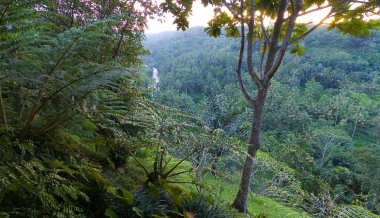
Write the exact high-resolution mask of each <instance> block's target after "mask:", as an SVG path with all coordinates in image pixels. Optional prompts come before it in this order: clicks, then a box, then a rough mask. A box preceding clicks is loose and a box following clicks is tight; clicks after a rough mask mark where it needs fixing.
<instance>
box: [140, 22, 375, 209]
mask: <svg viewBox="0 0 380 218" xmlns="http://www.w3.org/2000/svg"><path fill="white" fill-rule="evenodd" d="M238 43H239V41H238V40H236V39H233V38H226V37H223V36H222V37H219V38H216V39H215V38H211V37H209V36H208V35H207V33H205V32H204V31H203V29H202V28H192V29H190V30H188V31H186V32H176V33H173V32H167V33H160V34H152V35H148V36H147V39H146V41H145V46H146V47H147V48H148V49H149V50H150V52H151V55H149V56H146V57H144V60H145V64H146V65H147V66H149V67H150V68H152V67H154V68H157V69H158V72H159V77H160V82H159V84H158V87H159V90H157V91H155V92H154V99H155V100H157V101H158V102H160V103H162V104H164V105H170V106H174V107H176V108H178V109H180V110H184V111H187V112H189V113H192V114H194V115H195V116H197V117H199V118H200V119H202V120H203V121H204V122H206V123H207V124H208V126H209V127H210V128H211V129H212V130H218V129H221V130H222V131H223V132H224V133H225V134H226V135H227V136H229V137H236V138H238V139H240V140H242V141H244V140H246V139H247V135H248V132H249V127H250V120H249V119H250V118H249V115H250V113H252V112H251V110H250V109H249V108H248V107H247V103H246V102H245V100H244V98H243V97H242V95H241V94H240V90H239V88H238V82H237V78H236V75H235V68H236V64H237V54H238V48H239V45H238ZM302 45H303V46H304V47H305V48H306V51H305V54H304V55H301V56H297V55H290V54H288V55H287V56H286V57H285V60H284V65H283V66H282V67H281V68H280V70H279V73H278V74H277V75H276V77H275V78H274V81H273V82H272V88H271V90H270V93H269V97H268V102H267V104H266V106H265V115H264V121H263V128H264V139H263V140H264V145H263V147H264V148H263V150H264V151H265V152H266V153H267V154H269V155H270V156H271V157H272V158H273V159H274V160H275V161H279V162H281V163H283V164H286V165H287V166H288V167H290V168H291V169H292V170H294V171H295V177H296V180H297V181H298V182H300V184H301V186H302V189H303V190H304V191H306V192H308V193H313V194H314V195H316V196H320V195H323V193H324V192H326V191H328V192H329V193H330V194H331V195H332V196H336V199H334V202H336V203H339V204H353V203H354V202H361V203H360V204H361V205H364V206H366V207H368V208H369V209H370V210H373V211H374V212H376V211H378V209H379V199H378V198H377V197H376V196H378V193H379V189H378V187H379V186H380V184H379V183H378V180H379V179H375V178H379V177H378V176H379V175H380V174H379V173H380V171H379V168H378V166H377V164H376V163H378V161H379V160H380V143H379V142H380V96H379V93H380V62H379V61H378V60H380V46H379V45H380V35H379V33H376V34H373V35H371V36H369V37H365V38H351V37H349V36H343V35H341V34H339V33H337V32H335V31H327V30H326V29H321V30H319V31H317V32H315V33H313V34H312V35H311V36H310V37H309V38H307V39H306V40H305V41H304V42H303V43H302ZM256 55H257V56H258V55H259V54H256ZM244 71H245V72H247V69H244ZM150 74H151V73H150V70H149V69H148V70H147V75H148V76H150ZM244 77H245V81H248V80H249V75H248V74H247V73H246V74H245V76H244ZM246 84H249V83H246ZM250 88H251V90H254V87H250ZM253 92H255V91H253ZM224 149H227V150H228V148H224ZM369 154H371V155H369ZM368 155H369V156H368ZM227 156H228V155H227ZM217 158H218V159H221V161H223V159H224V157H223V154H222V155H221V156H220V157H219V156H218V157H217ZM221 173H223V172H221ZM257 180H261V178H256V181H255V178H254V181H253V185H257V186H260V185H263V186H264V184H260V182H262V181H257ZM266 182H268V181H266ZM256 183H258V184H256ZM263 183H265V182H263ZM280 186H281V185H280ZM254 187H255V186H254ZM253 189H254V190H255V188H253ZM376 193H377V194H376ZM263 195H264V196H265V195H266V194H263ZM281 197H283V196H281ZM376 199H377V200H376ZM279 201H280V202H281V200H279ZM286 201H288V200H286ZM355 204H356V203H355ZM376 208H377V209H376Z"/></svg>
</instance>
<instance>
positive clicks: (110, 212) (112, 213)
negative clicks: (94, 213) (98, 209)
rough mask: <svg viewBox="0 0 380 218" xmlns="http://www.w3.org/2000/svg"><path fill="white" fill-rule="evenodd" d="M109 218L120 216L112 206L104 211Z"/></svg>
mask: <svg viewBox="0 0 380 218" xmlns="http://www.w3.org/2000/svg"><path fill="white" fill-rule="evenodd" d="M104 215H106V216H107V217H109V218H118V216H117V214H116V213H115V212H114V211H113V210H112V209H110V208H107V210H106V212H105V213H104Z"/></svg>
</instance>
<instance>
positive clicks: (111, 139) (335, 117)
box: [0, 0, 380, 218]
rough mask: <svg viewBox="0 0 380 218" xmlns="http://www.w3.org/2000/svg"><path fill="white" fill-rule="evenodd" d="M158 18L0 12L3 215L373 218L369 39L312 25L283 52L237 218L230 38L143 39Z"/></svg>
mask: <svg viewBox="0 0 380 218" xmlns="http://www.w3.org/2000/svg"><path fill="white" fill-rule="evenodd" d="M375 6H376V5H375ZM162 7H163V6H162V5H161V7H160V6H159V5H157V4H156V3H155V2H154V1H150V0H137V1H121V0H111V1H97V0H96V1H84V0H67V1H66V0H65V1H63V0H46V1H45V0H43V1H34V0H17V1H13V0H4V1H1V2H0V57H1V58H0V217H1V218H2V217H4V218H24V217H27V218H29V217H30V218H45V217H46V218H50V217H60V218H71V217H78V218H80V217H89V218H99V217H107V218H118V217H120V218H121V217H128V218H141V217H143V218H167V217H173V218H195V217H196V218H244V217H256V218H266V217H270V218H271V217H379V214H380V168H379V162H380V144H379V141H380V96H379V93H380V62H379V61H378V60H379V59H380V46H379V44H380V37H379V36H380V35H379V34H378V33H374V34H372V35H369V36H366V37H362V38H349V37H346V36H342V35H339V34H338V33H337V32H335V31H327V30H326V29H321V30H319V31H317V32H314V33H313V34H312V35H311V36H310V37H309V38H308V39H307V40H305V41H304V45H305V47H307V50H306V53H305V54H304V55H303V56H296V55H290V54H289V55H287V56H286V58H285V61H284V63H285V64H284V65H283V66H282V67H281V69H280V73H278V74H276V77H275V79H274V80H273V81H272V86H271V89H270V94H269V96H268V102H267V106H266V113H265V116H264V120H263V131H264V133H263V136H264V137H263V147H262V149H261V150H259V151H258V154H257V157H256V158H255V159H254V160H253V161H254V166H255V167H254V169H253V171H252V172H253V175H254V176H253V179H252V181H251V182H250V187H251V192H250V193H249V200H248V211H247V213H240V212H239V211H238V210H237V209H235V208H234V207H232V206H231V204H232V202H233V200H234V197H235V194H236V192H237V191H238V189H239V182H240V180H239V179H240V176H241V169H242V165H243V162H244V159H245V158H246V148H247V138H248V134H249V130H250V124H251V122H250V115H251V114H252V111H251V110H250V109H249V108H248V103H247V102H246V101H245V99H244V98H243V97H242V96H241V94H240V90H239V87H238V83H237V81H236V78H235V75H234V74H233V73H232V72H234V71H235V68H236V62H237V58H238V57H237V53H238V50H239V45H238V42H237V40H236V39H232V38H226V37H219V38H217V39H212V38H210V37H209V36H208V35H207V34H206V33H205V32H204V31H203V28H192V29H189V30H188V31H186V32H167V33H160V34H154V35H145V34H144V31H145V26H146V24H147V19H148V18H149V17H152V16H160V15H162V13H163V11H164V9H163V8H162ZM255 46H257V45H256V44H255ZM254 55H256V56H257V55H259V54H258V53H255V54H254ZM153 67H154V68H157V69H158V72H159V77H160V81H159V83H158V84H155V83H154V82H153V81H152V80H151V79H150V78H151V77H152V68H153ZM243 71H247V69H246V68H243ZM247 79H248V78H247V77H245V78H244V80H247ZM251 88H253V89H254V87H253V86H252V87H251Z"/></svg>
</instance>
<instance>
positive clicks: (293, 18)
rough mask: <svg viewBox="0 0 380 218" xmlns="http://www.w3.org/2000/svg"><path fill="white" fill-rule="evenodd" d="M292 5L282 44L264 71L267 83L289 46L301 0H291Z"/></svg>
mask: <svg viewBox="0 0 380 218" xmlns="http://www.w3.org/2000/svg"><path fill="white" fill-rule="evenodd" d="M292 5H293V13H292V15H291V16H290V20H289V23H288V27H287V29H286V33H285V37H284V39H283V40H282V45H281V48H280V51H279V53H278V55H277V58H276V60H275V61H274V63H273V65H272V67H271V68H270V70H269V71H267V72H266V73H267V74H266V80H265V81H266V84H267V85H268V84H269V82H270V80H271V79H272V77H273V76H274V74H275V73H276V71H277V70H278V68H279V67H280V64H281V62H282V59H283V58H284V55H285V52H286V49H287V48H288V46H289V41H290V37H291V36H292V33H293V29H294V26H295V23H296V19H297V16H298V13H299V10H300V9H301V8H302V0H297V3H294V2H293V1H292Z"/></svg>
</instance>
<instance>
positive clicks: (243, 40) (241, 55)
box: [236, 0, 255, 106]
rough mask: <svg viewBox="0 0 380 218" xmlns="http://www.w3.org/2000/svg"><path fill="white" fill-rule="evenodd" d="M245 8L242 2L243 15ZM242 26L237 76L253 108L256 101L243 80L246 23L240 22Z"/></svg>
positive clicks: (245, 96) (241, 12) (244, 94)
mask: <svg viewBox="0 0 380 218" xmlns="http://www.w3.org/2000/svg"><path fill="white" fill-rule="evenodd" d="M243 7H244V0H242V1H241V8H240V14H241V15H243V12H244V8H243ZM240 25H241V44H240V54H239V61H238V66H237V69H236V74H237V78H238V82H239V86H240V89H241V91H242V93H243V96H244V98H245V99H246V100H247V101H248V103H249V105H250V106H253V105H254V101H255V100H254V99H253V98H252V97H251V96H250V95H249V94H248V92H247V90H246V89H245V87H244V84H243V80H242V78H241V65H242V63H243V56H244V45H245V31H244V22H243V21H240Z"/></svg>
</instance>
